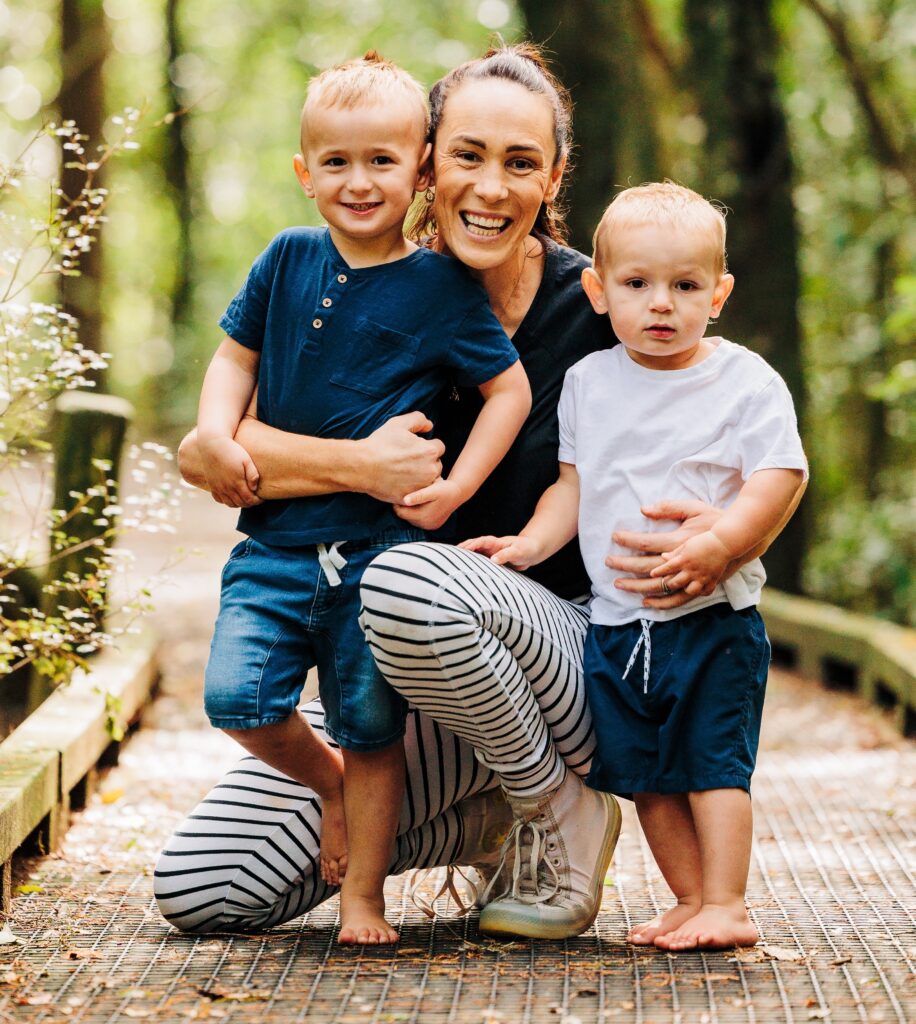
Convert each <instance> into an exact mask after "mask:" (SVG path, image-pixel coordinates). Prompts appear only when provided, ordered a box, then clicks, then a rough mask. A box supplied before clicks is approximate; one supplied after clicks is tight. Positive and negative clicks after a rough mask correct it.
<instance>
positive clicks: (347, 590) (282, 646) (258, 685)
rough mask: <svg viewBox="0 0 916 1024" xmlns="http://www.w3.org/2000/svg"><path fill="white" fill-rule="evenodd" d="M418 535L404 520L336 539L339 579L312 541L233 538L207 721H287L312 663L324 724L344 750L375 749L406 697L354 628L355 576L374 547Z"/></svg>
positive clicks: (246, 724) (397, 726)
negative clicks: (293, 543) (280, 543)
mask: <svg viewBox="0 0 916 1024" xmlns="http://www.w3.org/2000/svg"><path fill="white" fill-rule="evenodd" d="M423 536H424V534H423V532H422V531H421V530H417V529H414V528H413V527H410V526H407V525H406V524H405V526H404V527H403V528H397V527H395V528H393V529H390V530H385V531H382V532H380V533H378V534H376V535H375V536H374V537H371V538H369V539H367V540H359V541H350V542H347V543H345V544H341V545H340V554H341V555H342V556H343V557H344V558H345V559H346V565H343V566H341V567H340V568H339V569H338V570H337V571H338V575H339V579H340V582H339V584H337V585H336V586H332V585H331V583H330V581H329V580H328V578H327V575H326V573H325V571H324V570H323V569H322V567H321V565H320V563H319V560H318V549H317V547H316V546H315V545H310V546H308V547H300V548H278V547H272V546H268V545H267V544H261V543H259V542H258V541H256V540H254V539H253V538H251V537H249V538H248V539H247V540H243V541H242V542H241V543H240V544H237V545H236V546H235V548H234V549H233V551H232V554H231V555H230V556H229V561H228V562H227V563H226V567H225V569H224V570H223V583H222V593H221V595H220V609H219V617H218V618H217V620H216V630H215V632H214V634H213V643H212V644H211V646H210V660H209V662H208V663H207V672H206V675H205V677H204V707H205V709H206V712H207V716H208V717H209V719H210V722H211V723H212V724H213V725H215V726H216V727H217V728H220V729H254V728H257V727H258V726H261V725H270V724H273V723H276V722H282V721H285V720H286V719H287V718H289V716H290V715H291V714H292V713H293V711H295V709H296V707H297V705H298V703H299V694H300V692H301V690H302V685H303V683H304V682H305V676H306V673H307V672H308V670H309V669H310V668H312V667H313V666H317V667H318V695H319V697H320V698H321V703H322V706H323V707H324V712H325V727H326V729H327V732H328V735H329V736H330V737H331V738H332V739H333V740H335V741H336V742H337V743H339V744H340V746H341V747H343V748H344V750H356V751H372V750H381V749H382V748H384V747H387V746H390V745H391V744H392V743H394V741H395V740H397V739H399V738H400V737H401V736H402V735H403V734H404V722H405V718H406V713H407V703H406V701H405V700H404V698H403V697H401V696H400V694H398V693H396V692H395V691H394V690H393V689H392V688H391V687H390V686H389V685H388V683H387V682H386V681H385V678H384V677H383V676H382V674H381V673H380V672H379V670H378V668H377V667H376V664H375V659H374V658H373V657H372V652H371V651H370V650H369V645H368V644H367V643H366V640H365V637H364V636H363V632H362V630H361V629H360V626H359V613H360V600H359V583H360V580H361V579H362V575H363V572H364V571H365V569H366V567H367V566H368V565H369V563H370V562H371V561H372V559H373V558H375V557H376V556H377V555H378V554H379V552H381V551H385V550H387V549H388V548H390V547H392V546H393V545H395V544H402V543H406V542H408V541H415V540H422V539H423Z"/></svg>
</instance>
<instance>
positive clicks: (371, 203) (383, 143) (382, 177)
mask: <svg viewBox="0 0 916 1024" xmlns="http://www.w3.org/2000/svg"><path fill="white" fill-rule="evenodd" d="M427 151H428V147H427V145H426V143H425V141H424V139H423V124H422V123H421V122H420V120H419V118H418V117H417V111H416V107H415V106H412V105H410V104H408V103H407V101H406V100H403V101H398V100H387V101H386V102H385V103H379V104H371V105H369V104H367V105H361V106H357V107H354V108H352V109H349V110H348V109H343V108H338V107H319V108H317V109H315V110H314V111H312V112H311V113H310V114H309V120H308V145H307V147H306V152H305V153H303V154H302V155H301V156H297V157H296V161H295V167H296V174H297V176H298V178H299V181H300V183H301V184H302V187H303V189H304V190H305V193H306V195H308V196H309V197H311V198H313V199H314V200H315V202H316V203H317V205H318V211H319V212H320V213H321V216H322V217H323V218H324V219H325V220H326V221H327V223H328V226H329V227H330V228H331V231H332V233H333V232H339V233H340V235H342V236H343V237H344V238H346V239H348V240H351V241H362V242H366V241H371V240H380V239H383V238H384V237H386V236H388V235H391V236H396V235H400V233H401V230H402V226H403V223H404V218H405V216H406V215H407V210H408V207H409V206H410V204H411V202H412V201H413V197H414V193H415V192H416V191H417V189H418V188H421V187H423V188H425V180H424V179H422V178H421V176H420V168H421V164H422V163H423V162H424V161H425V158H426V154H427Z"/></svg>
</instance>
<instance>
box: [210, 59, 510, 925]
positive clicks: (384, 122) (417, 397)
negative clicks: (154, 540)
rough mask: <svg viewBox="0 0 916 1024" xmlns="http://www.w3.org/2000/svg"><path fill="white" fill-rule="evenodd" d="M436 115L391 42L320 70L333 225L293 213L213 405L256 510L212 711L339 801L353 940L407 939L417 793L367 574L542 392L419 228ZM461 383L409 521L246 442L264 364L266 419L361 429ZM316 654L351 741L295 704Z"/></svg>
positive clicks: (325, 861)
mask: <svg viewBox="0 0 916 1024" xmlns="http://www.w3.org/2000/svg"><path fill="white" fill-rule="evenodd" d="M427 117H428V115H427V107H426V97H425V95H424V93H423V91H422V89H421V88H420V86H419V85H418V84H417V83H416V82H415V81H414V80H413V79H412V78H411V77H410V76H409V75H407V74H406V73H405V72H404V71H402V70H401V69H400V68H397V67H396V66H395V65H393V64H390V63H388V62H386V61H383V60H381V58H379V57H378V55H377V54H374V53H368V54H367V55H366V56H365V58H363V59H362V60H357V61H352V62H350V63H348V64H344V65H341V66H339V67H335V68H331V69H330V70H328V71H326V72H324V73H322V74H321V75H319V76H318V77H317V78H315V79H314V80H313V81H312V82H311V83H310V85H309V90H308V96H307V99H306V101H305V106H304V108H303V111H302V119H301V149H302V152H301V153H300V154H299V155H297V156H296V157H295V159H294V167H295V171H296V176H297V178H298V179H299V182H300V184H301V185H302V188H303V190H304V191H305V194H306V195H307V196H308V197H309V198H312V199H314V200H315V201H316V203H317V206H318V210H319V212H320V213H321V215H322V217H323V218H324V219H325V221H326V222H327V225H328V226H327V228H326V229H317V228H293V229H290V230H287V231H284V232H282V233H281V234H280V235H278V236H277V237H276V238H275V239H274V240H273V242H271V244H270V245H269V246H268V248H267V249H266V251H265V252H264V253H262V255H261V256H260V257H259V258H258V259H257V261H256V262H255V264H254V266H253V268H252V270H251V272H250V274H249V276H248V279H247V281H246V283H245V285H244V287H243V288H242V290H241V291H240V292H239V293H238V295H237V296H236V297H235V299H234V300H233V301H232V303H231V304H230V306H229V308H228V310H227V311H226V313H225V315H224V316H223V318H222V320H221V321H220V326H221V327H222V328H223V329H224V330H225V332H226V334H227V337H226V338H225V339H224V340H223V342H222V344H221V345H220V346H219V349H218V350H217V352H216V355H215V356H214V358H213V361H212V362H211V364H210V367H209V369H208V371H207V375H206V378H205V380H204V385H203V390H202V393H201V399H200V412H199V418H198V441H199V446H200V450H201V454H202V456H203V460H204V462H205V464H206V474H207V478H208V482H209V485H210V488H211V491H212V493H213V495H214V497H215V498H217V499H218V500H224V501H225V502H226V503H228V504H235V505H245V506H250V507H245V508H244V509H243V511H242V513H241V517H240V519H239V529H240V530H241V531H242V532H243V533H246V534H247V535H248V536H247V539H246V540H244V541H243V542H242V543H241V544H239V545H238V546H237V547H236V548H235V549H234V551H233V552H232V554H231V555H230V557H229V561H228V563H227V565H226V568H225V570H224V575H223V583H222V596H221V603H220V613H219V618H218V620H217V623H216V630H215V634H214V638H213V645H212V650H211V654H210V661H209V664H208V666H207V673H206V680H205V704H206V709H207V713H208V715H209V717H210V721H211V722H212V723H213V724H214V725H215V726H217V727H219V728H221V729H224V730H225V731H226V732H227V733H229V735H231V736H233V737H234V738H235V739H237V740H238V741H239V742H240V743H241V744H242V746H244V747H245V748H246V749H247V750H248V751H250V752H251V753H253V754H255V755H256V756H257V757H259V758H261V759H262V760H264V761H266V762H267V763H268V764H270V765H272V766H274V767H275V768H278V769H279V770H281V771H282V772H284V773H285V774H287V775H289V776H290V777H291V778H293V779H296V780H298V781H300V782H302V783H304V784H306V785H308V786H310V787H311V788H312V789H313V790H314V791H315V792H316V793H317V794H318V795H319V796H320V797H321V800H322V835H321V873H322V877H323V878H324V880H325V881H326V882H328V883H329V884H333V885H336V884H340V881H341V879H343V887H342V891H341V911H340V914H341V928H340V937H339V941H340V942H343V943H366V942H368V943H373V944H375V943H387V942H394V941H396V940H397V937H398V936H397V932H395V931H394V929H392V928H391V926H390V925H389V924H388V923H387V922H386V921H385V918H384V909H385V905H384V899H383V896H382V885H383V882H384V879H385V875H386V874H387V871H388V867H389V863H390V857H391V853H392V845H393V842H394V835H395V829H396V826H397V821H398V817H399V814H400V810H401V802H402V794H403V784H404V780H403V773H404V767H403V750H402V744H401V737H402V735H403V732H404V716H405V707H404V702H403V700H402V698H400V697H399V696H398V695H397V694H395V693H394V691H393V690H391V689H390V688H389V687H388V685H387V684H386V683H385V681H384V680H383V678H382V676H381V675H380V673H379V672H378V670H377V668H376V667H375V663H374V661H373V659H372V655H371V653H370V651H369V648H368V646H367V644H366V643H365V640H364V639H363V635H362V632H361V631H360V628H359V625H358V621H357V619H358V614H359V582H360V577H361V575H362V572H363V570H364V569H365V567H366V566H367V565H368V563H369V562H370V561H371V560H372V558H373V557H374V556H375V555H376V554H378V552H379V551H381V550H384V549H385V548H386V547H389V546H391V545H393V544H398V543H402V542H405V541H408V540H417V539H422V537H423V534H422V532H421V531H420V529H418V527H423V528H424V529H433V528H435V527H437V526H439V525H441V524H442V523H443V522H444V521H445V520H446V519H447V518H448V516H449V515H450V514H451V513H452V511H453V510H454V509H455V508H457V507H458V505H460V504H461V503H462V502H463V501H465V500H467V498H469V497H470V496H471V495H472V494H473V493H474V492H475V491H476V489H477V488H478V487H479V486H480V484H481V483H482V482H483V480H484V479H485V478H486V476H487V474H488V473H489V472H490V471H491V470H492V469H493V467H494V466H495V465H496V464H497V463H498V461H499V460H500V459H501V458H502V456H503V455H504V454H505V452H506V451H507V449H508V448H509V445H510V444H511V442H512V440H513V439H514V437H515V435H516V433H517V431H518V429H519V428H520V427H521V425H522V423H523V422H524V419H525V417H526V416H527V414H528V410H529V407H530V392H529V389H528V382H527V378H526V376H525V373H524V370H523V369H522V368H521V364H520V363H519V362H518V355H517V353H516V352H515V350H514V348H513V347H512V345H511V343H510V342H509V340H508V338H507V337H506V335H505V332H504V331H503V330H502V328H501V327H500V325H499V323H498V321H497V320H496V318H495V317H494V316H493V314H492V312H491V310H490V308H489V305H488V304H487V300H486V296H485V293H484V292H483V290H482V289H481V288H479V287H478V286H477V285H476V284H475V283H474V282H473V281H472V280H471V279H470V278H469V277H468V275H467V273H466V271H465V270H464V269H463V268H462V267H461V265H460V264H459V263H458V262H457V261H455V260H452V259H450V258H448V257H446V256H442V255H439V254H436V253H433V252H430V251H427V250H425V249H419V248H417V246H415V245H413V244H412V243H411V242H408V241H407V240H406V239H405V238H404V236H403V233H402V227H403V223H404V218H405V216H406V214H407V210H408V207H409V206H410V204H411V201H412V199H413V196H414V192H415V191H417V190H421V189H423V188H425V187H426V177H425V172H424V170H423V168H424V166H425V162H426V160H427V158H428V156H429V146H428V144H427V143H426V130H427ZM452 380H454V381H456V382H457V383H460V384H463V385H476V386H478V387H479V389H480V391H481V394H482V395H483V397H484V399H485V401H484V405H483V408H482V410H481V413H480V415H479V417H478V419H477V423H476V424H475V426H474V429H473V431H472V433H471V435H470V437H469V438H468V441H467V443H466V445H465V447H464V450H463V451H462V453H461V455H460V456H459V458H458V460H457V462H456V463H455V466H454V468H453V469H452V471H451V473H450V474H449V476H448V479H443V478H441V477H440V478H439V479H437V480H436V481H435V482H434V483H432V484H431V485H430V486H429V487H426V488H424V489H422V490H421V491H417V492H415V493H414V494H413V495H407V496H406V497H405V498H404V501H403V504H404V506H413V507H411V508H406V509H405V508H402V509H401V515H402V516H403V518H399V516H398V515H397V514H396V513H395V511H394V509H393V508H392V506H390V505H386V504H384V503H382V502H381V501H377V500H376V499H374V498H371V497H369V496H367V495H365V494H356V493H342V494H315V495H314V496H311V497H304V498H296V499H293V500H274V501H266V502H258V501H257V496H256V493H255V491H256V488H257V484H258V474H257V470H256V468H255V467H254V465H253V463H252V461H251V459H250V458H249V457H248V455H247V453H246V452H245V451H244V449H242V448H241V447H240V446H239V445H238V444H237V443H236V442H235V441H234V440H233V435H234V433H235V430H236V428H237V427H238V424H239V422H240V420H241V418H242V416H243V414H244V412H245V410H246V407H247V406H248V404H249V400H250V398H251V395H252V391H253V390H254V387H255V383H256V382H257V414H258V418H259V419H260V420H262V421H263V422H265V423H267V424H270V425H271V426H275V427H278V428H280V429H283V430H286V431H293V432H297V433H301V434H308V435H311V436H320V437H331V438H343V439H346V438H361V437H365V436H367V435H368V434H370V433H371V432H372V431H374V430H375V429H376V428H378V427H379V426H380V425H381V424H382V423H384V422H385V421H387V420H388V419H389V418H390V417H391V416H393V415H396V414H398V413H406V412H409V411H412V410H422V411H423V412H425V413H429V412H431V411H432V408H433V406H434V404H435V403H436V402H437V401H439V400H440V398H441V396H442V395H443V389H444V388H445V387H446V385H447V384H449V383H450V382H451V381H452ZM425 429H431V423H429V422H427V424H426V427H425ZM405 519H408V520H409V523H408V522H406V521H405ZM313 665H316V666H317V668H318V677H319V693H320V696H321V701H322V704H323V706H324V709H325V714H326V724H327V731H328V734H329V735H330V736H331V738H332V739H333V740H335V741H336V742H337V743H338V744H339V745H340V747H341V748H342V751H343V754H342V757H341V755H340V754H339V753H338V752H337V751H336V750H334V749H333V748H332V747H330V746H329V745H328V744H327V743H325V742H324V740H323V739H321V738H320V737H319V736H318V735H317V734H316V733H314V732H313V731H312V730H311V728H310V726H309V725H308V724H307V723H306V721H305V719H304V718H303V717H302V716H301V715H300V714H299V713H298V711H297V710H296V705H297V701H298V697H299V691H300V690H301V688H302V683H303V680H304V678H305V674H306V672H307V670H308V669H309V668H310V667H311V666H313ZM344 776H345V777H346V784H345V785H344ZM348 834H349V843H348V841H347V835H348ZM348 849H349V858H347V850H348Z"/></svg>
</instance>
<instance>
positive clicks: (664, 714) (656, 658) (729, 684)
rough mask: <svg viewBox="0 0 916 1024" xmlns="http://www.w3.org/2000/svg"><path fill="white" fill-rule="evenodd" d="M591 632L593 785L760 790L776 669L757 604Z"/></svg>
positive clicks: (625, 789)
mask: <svg viewBox="0 0 916 1024" xmlns="http://www.w3.org/2000/svg"><path fill="white" fill-rule="evenodd" d="M641 634H642V626H641V624H640V622H639V621H637V622H631V623H627V624H626V625H623V626H600V625H592V626H589V629H588V634H587V636H586V639H585V655H584V671H585V687H586V692H587V693H588V702H589V707H590V708H591V712H592V719H593V721H594V723H595V734H596V739H597V750H596V753H595V757H594V759H593V761H592V766H591V771H590V773H589V776H588V779H587V782H588V785H589V786H591V787H592V788H593V789H601V790H604V791H606V792H609V793H616V794H617V795H619V796H630V795H631V794H632V793H693V792H698V791H700V790H706V789H735V788H737V789H744V790H747V791H750V785H751V774H752V773H753V771H754V765H755V762H756V758H757V742H758V739H759V737H760V720H761V716H762V713H763V698H764V693H765V691H766V680H767V671H768V668H769V664H770V642H769V640H768V639H767V635H766V630H765V629H764V625H763V620H762V619H761V618H760V615H759V614H758V612H757V610H756V608H747V609H745V610H744V611H734V610H733V609H732V607H731V606H730V605H729V604H726V603H724V602H723V603H721V604H714V605H710V606H708V607H706V608H702V609H700V611H697V612H692V613H690V614H688V615H683V616H681V617H680V618H677V619H669V620H667V621H664V622H653V623H652V624H651V628H650V630H649V636H650V639H651V655H650V658H649V675H648V680H646V679H645V677H644V674H643V670H644V648H640V650H639V651H638V652H637V655H636V657H635V659H634V661H633V665H632V667H631V669H630V671H629V673H628V674H627V677H626V678H625V679H624V678H623V675H624V671H625V669H626V666H627V663H628V662H629V660H630V656H631V654H632V653H633V649H634V647H635V645H636V644H637V642H638V641H639V638H640V636H641Z"/></svg>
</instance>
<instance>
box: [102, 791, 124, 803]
mask: <svg viewBox="0 0 916 1024" xmlns="http://www.w3.org/2000/svg"><path fill="white" fill-rule="evenodd" d="M122 796H124V790H123V789H109V790H108V791H107V792H105V793H103V794H102V803H103V804H113V803H117V802H118V800H120V799H121V797H122Z"/></svg>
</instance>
